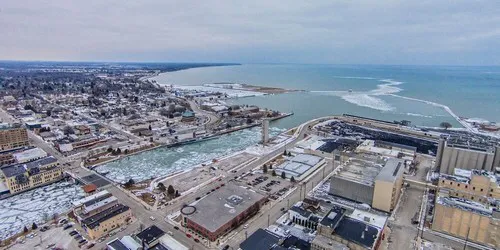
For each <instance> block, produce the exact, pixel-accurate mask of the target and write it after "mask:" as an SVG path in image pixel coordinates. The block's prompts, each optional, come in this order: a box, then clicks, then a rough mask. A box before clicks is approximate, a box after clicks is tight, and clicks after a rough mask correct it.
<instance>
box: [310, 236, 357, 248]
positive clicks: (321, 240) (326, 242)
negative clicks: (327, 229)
mask: <svg viewBox="0 0 500 250" xmlns="http://www.w3.org/2000/svg"><path fill="white" fill-rule="evenodd" d="M313 242H314V243H316V244H318V245H321V246H331V249H336V250H348V249H349V248H348V247H347V246H346V245H344V244H342V243H340V242H336V241H334V240H332V239H330V238H327V237H325V236H323V235H321V234H317V235H316V237H315V238H314V240H313Z"/></svg>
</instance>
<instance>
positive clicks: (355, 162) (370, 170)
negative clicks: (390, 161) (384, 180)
mask: <svg viewBox="0 0 500 250" xmlns="http://www.w3.org/2000/svg"><path fill="white" fill-rule="evenodd" d="M339 170H340V171H339V172H338V173H337V174H336V175H334V177H335V178H342V179H345V180H349V181H352V182H358V183H361V184H364V185H367V186H373V184H374V181H375V178H376V177H377V175H378V174H379V173H380V171H381V170H382V165H380V164H377V163H375V162H373V161H368V160H364V159H357V158H350V159H349V161H347V162H346V163H344V164H343V165H341V166H340V167H339Z"/></svg>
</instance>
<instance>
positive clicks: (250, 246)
mask: <svg viewBox="0 0 500 250" xmlns="http://www.w3.org/2000/svg"><path fill="white" fill-rule="evenodd" d="M279 239H280V238H279V237H278V236H277V235H275V234H272V233H270V232H269V231H267V230H264V229H261V228H259V229H257V231H255V233H253V234H252V235H250V237H248V238H247V239H246V240H244V241H243V242H241V244H240V248H241V249H242V250H255V249H261V250H266V249H271V248H272V247H273V246H274V245H277V244H278V241H279Z"/></svg>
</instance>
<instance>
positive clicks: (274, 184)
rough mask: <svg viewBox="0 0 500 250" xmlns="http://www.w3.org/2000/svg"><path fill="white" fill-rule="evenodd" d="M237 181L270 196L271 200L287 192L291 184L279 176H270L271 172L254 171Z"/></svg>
mask: <svg viewBox="0 0 500 250" xmlns="http://www.w3.org/2000/svg"><path fill="white" fill-rule="evenodd" d="M238 181H240V182H242V183H244V184H245V185H247V186H249V187H251V188H252V189H254V190H256V191H260V192H263V193H265V194H268V195H271V196H270V198H271V199H278V198H279V197H280V196H281V195H283V194H285V193H286V191H288V189H289V188H290V187H291V184H292V183H291V182H290V181H289V180H287V179H282V178H281V177H279V176H272V174H271V171H270V172H268V173H266V174H264V173H261V172H256V171H254V172H253V173H249V174H247V175H245V176H244V177H241V178H240V179H239V180H238Z"/></svg>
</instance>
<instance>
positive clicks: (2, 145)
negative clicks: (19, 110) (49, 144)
mask: <svg viewBox="0 0 500 250" xmlns="http://www.w3.org/2000/svg"><path fill="white" fill-rule="evenodd" d="M29 145H30V143H29V140H28V132H27V130H26V129H25V128H15V127H0V152H1V151H4V150H10V149H15V148H20V147H26V146H29Z"/></svg>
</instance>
